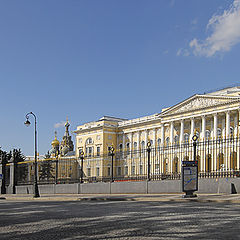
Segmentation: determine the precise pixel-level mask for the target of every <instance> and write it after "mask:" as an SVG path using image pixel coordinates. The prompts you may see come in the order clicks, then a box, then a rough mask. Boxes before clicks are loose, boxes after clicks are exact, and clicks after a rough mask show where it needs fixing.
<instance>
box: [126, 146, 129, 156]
mask: <svg viewBox="0 0 240 240" xmlns="http://www.w3.org/2000/svg"><path fill="white" fill-rule="evenodd" d="M126 149H127V155H129V153H130V143H127V144H126Z"/></svg>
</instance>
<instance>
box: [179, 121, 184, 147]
mask: <svg viewBox="0 0 240 240" xmlns="http://www.w3.org/2000/svg"><path fill="white" fill-rule="evenodd" d="M183 138H184V120H183V119H182V120H181V126H180V139H179V140H180V144H181V143H183V141H184V139H183Z"/></svg>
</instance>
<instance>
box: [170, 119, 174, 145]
mask: <svg viewBox="0 0 240 240" xmlns="http://www.w3.org/2000/svg"><path fill="white" fill-rule="evenodd" d="M173 128H174V124H173V122H171V123H170V145H172V144H173Z"/></svg>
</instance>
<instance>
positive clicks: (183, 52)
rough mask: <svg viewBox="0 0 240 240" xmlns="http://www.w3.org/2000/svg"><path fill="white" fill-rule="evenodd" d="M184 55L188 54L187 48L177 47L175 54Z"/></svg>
mask: <svg viewBox="0 0 240 240" xmlns="http://www.w3.org/2000/svg"><path fill="white" fill-rule="evenodd" d="M181 55H182V56H184V57H187V56H189V55H190V53H189V51H188V50H187V49H183V48H179V49H178V51H177V56H181Z"/></svg>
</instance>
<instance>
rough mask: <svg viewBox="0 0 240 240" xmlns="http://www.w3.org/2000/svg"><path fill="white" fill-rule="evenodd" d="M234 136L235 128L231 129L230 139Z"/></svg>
mask: <svg viewBox="0 0 240 240" xmlns="http://www.w3.org/2000/svg"><path fill="white" fill-rule="evenodd" d="M233 136H234V130H233V127H230V137H231V138H232V137H233Z"/></svg>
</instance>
